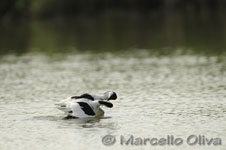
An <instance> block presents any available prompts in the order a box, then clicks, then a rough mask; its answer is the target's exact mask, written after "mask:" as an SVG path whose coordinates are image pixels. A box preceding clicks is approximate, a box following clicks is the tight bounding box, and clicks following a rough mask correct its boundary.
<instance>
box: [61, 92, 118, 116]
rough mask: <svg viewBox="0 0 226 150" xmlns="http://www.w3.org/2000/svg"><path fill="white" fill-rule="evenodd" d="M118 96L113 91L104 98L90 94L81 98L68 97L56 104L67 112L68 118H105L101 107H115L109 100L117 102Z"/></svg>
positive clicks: (106, 93) (105, 94)
mask: <svg viewBox="0 0 226 150" xmlns="http://www.w3.org/2000/svg"><path fill="white" fill-rule="evenodd" d="M116 99H117V94H116V93H115V92H113V91H108V92H105V93H104V95H103V96H96V95H91V94H88V93H85V94H82V95H80V96H72V97H68V98H66V99H65V100H62V101H60V102H58V103H56V105H57V108H58V109H59V110H62V111H64V112H65V114H66V115H67V117H74V118H87V117H98V116H103V115H104V111H103V110H102V109H101V108H100V106H106V107H109V108H112V107H113V104H112V103H111V102H109V100H116Z"/></svg>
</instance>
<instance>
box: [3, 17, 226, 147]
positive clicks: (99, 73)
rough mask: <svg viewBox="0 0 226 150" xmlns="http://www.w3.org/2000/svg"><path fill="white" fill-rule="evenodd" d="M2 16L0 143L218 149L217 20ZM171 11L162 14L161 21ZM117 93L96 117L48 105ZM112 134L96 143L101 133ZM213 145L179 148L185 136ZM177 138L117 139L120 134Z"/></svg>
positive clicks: (221, 82)
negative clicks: (72, 115) (173, 141)
mask: <svg viewBox="0 0 226 150" xmlns="http://www.w3.org/2000/svg"><path fill="white" fill-rule="evenodd" d="M159 15H160V14H158V15H157V16H156V15H153V14H152V15H148V14H147V15H145V16H142V17H141V16H139V15H137V14H133V15H119V14H115V15H110V16H106V15H103V16H98V17H97V16H96V17H87V16H83V17H76V18H70V19H69V18H68V19H62V18H57V19H54V20H42V21H40V20H39V21H37V20H23V21H14V22H6V23H2V24H1V28H0V33H1V34H0V39H1V40H0V52H1V57H0V114H1V117H0V149H1V150H15V149H17V150H30V149H33V150H40V149H46V150H53V149H54V150H61V149H67V150H75V149H76V150H79V149H81V150H84V149H90V148H92V149H95V150H99V149H122V150H125V149H167V150H168V149H178V150H179V149H185V150H190V149H194V148H195V149H200V150H224V149H225V141H226V136H225V135H226V127H225V124H226V55H225V33H226V32H225V29H226V28H225V27H226V26H225V23H226V22H225V20H223V19H222V16H221V15H218V16H217V17H216V16H215V17H210V18H208V17H207V18H206V17H202V16H196V15H191V16H189V17H185V16H184V15H185V14H171V15H172V16H171V15H170V14H167V16H168V17H164V16H165V15H164V14H161V15H160V16H161V17H159ZM170 16H171V17H170ZM107 90H113V91H115V92H116V93H117V94H118V100H116V101H114V102H113V103H114V107H113V108H112V109H109V108H103V109H104V110H105V117H104V118H101V119H93V120H76V119H70V120H65V119H64V114H62V112H61V111H59V110H58V109H56V108H55V106H54V103H55V102H58V101H59V100H62V99H64V98H66V97H69V96H73V95H79V94H82V93H85V92H88V93H92V94H97V95H101V94H102V93H104V92H105V91H107ZM109 134H110V135H113V136H115V137H116V143H115V144H114V145H112V146H105V145H103V143H102V142H101V141H102V138H103V137H104V136H105V135H109ZM192 134H195V135H197V136H198V135H202V136H205V137H206V138H208V139H210V138H221V140H222V145H219V146H214V145H210V146H209V145H199V144H197V145H195V146H190V145H188V144H186V138H187V137H188V136H189V135H192ZM121 135H122V136H125V137H129V136H130V135H133V136H134V137H135V138H136V137H137V138H139V137H140V138H166V137H167V135H173V136H174V137H180V138H183V139H184V143H183V144H182V145H181V146H175V145H174V146H172V145H170V146H169V145H165V146H159V145H157V146H151V145H150V144H147V145H140V146H134V145H129V146H125V145H121V144H120V136H121Z"/></svg>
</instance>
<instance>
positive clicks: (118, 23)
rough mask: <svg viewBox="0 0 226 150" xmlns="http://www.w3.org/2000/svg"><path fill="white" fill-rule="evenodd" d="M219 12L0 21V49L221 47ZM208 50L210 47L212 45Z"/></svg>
mask: <svg viewBox="0 0 226 150" xmlns="http://www.w3.org/2000/svg"><path fill="white" fill-rule="evenodd" d="M224 14H225V13H223V12H211V11H210V12H205V13H194V14H192V13H186V12H183V11H181V12H174V11H169V12H158V13H157V12H156V13H146V14H138V13H128V14H127V13H122V12H121V13H120V12H118V13H113V12H112V13H111V12H108V13H105V14H103V15H97V16H77V17H72V18H67V19H65V18H64V19H61V18H58V19H52V20H51V19H46V20H26V19H25V20H21V21H12V22H2V23H1V24H0V27H1V28H0V33H1V34H0V39H1V40H0V52H1V54H4V53H10V52H13V53H17V54H21V53H26V52H28V51H29V52H40V51H41V52H45V53H49V54H52V53H54V52H71V51H76V50H78V51H81V50H86V51H87V50H90V51H119V50H133V49H151V51H153V52H156V51H157V53H163V54H165V53H167V54H168V53H169V52H172V51H173V50H174V49H178V48H179V49H181V48H183V49H188V50H191V51H195V52H196V53H198V52H199V53H204V54H206V53H211V54H212V53H215V54H216V53H217V54H218V53H221V52H222V51H224V50H225V48H226V45H225V43H226V42H225V41H226V28H225V27H226V21H225V15H224ZM213 50H214V51H213Z"/></svg>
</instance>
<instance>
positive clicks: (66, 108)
mask: <svg viewBox="0 0 226 150" xmlns="http://www.w3.org/2000/svg"><path fill="white" fill-rule="evenodd" d="M55 105H56V106H57V108H58V109H59V110H61V111H64V112H65V113H68V112H70V111H72V110H71V107H70V106H71V104H70V103H69V102H65V101H64V100H63V101H60V102H58V103H55Z"/></svg>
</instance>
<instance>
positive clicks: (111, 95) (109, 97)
mask: <svg viewBox="0 0 226 150" xmlns="http://www.w3.org/2000/svg"><path fill="white" fill-rule="evenodd" d="M104 96H105V97H106V100H116V99H117V94H116V93H115V92H113V91H108V92H105V93H104Z"/></svg>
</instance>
